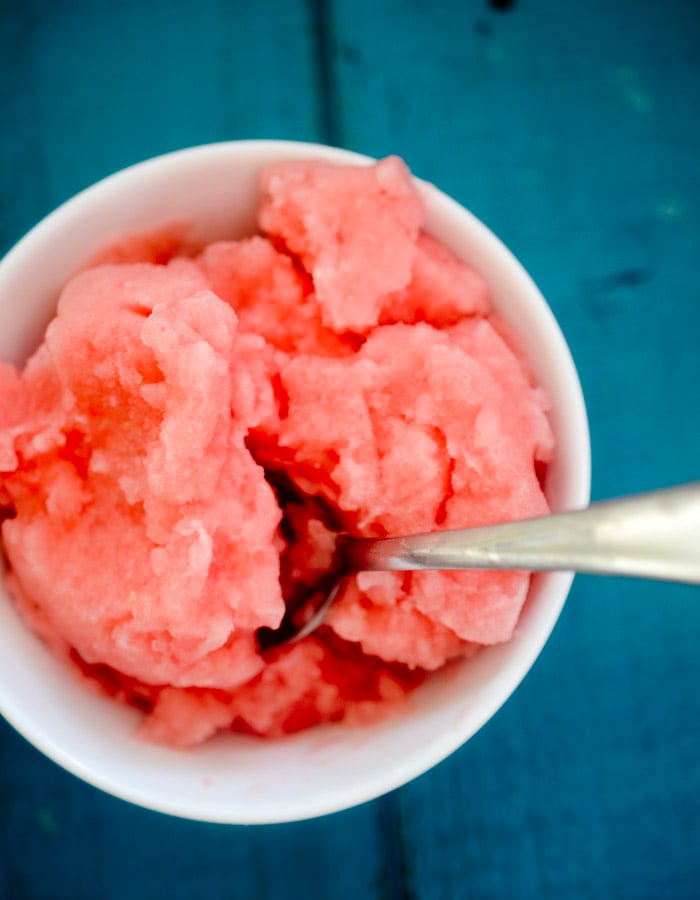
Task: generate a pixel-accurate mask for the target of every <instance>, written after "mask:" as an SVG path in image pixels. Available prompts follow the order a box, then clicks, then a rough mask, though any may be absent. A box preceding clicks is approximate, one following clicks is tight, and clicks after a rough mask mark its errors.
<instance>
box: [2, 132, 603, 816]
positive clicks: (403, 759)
mask: <svg viewBox="0 0 700 900" xmlns="http://www.w3.org/2000/svg"><path fill="white" fill-rule="evenodd" d="M308 158H325V159H328V160H334V161H338V162H355V163H357V162H367V161H368V160H367V159H366V158H365V157H360V156H357V155H356V154H353V153H349V152H346V151H342V150H337V149H332V148H328V147H323V146H319V145H314V144H302V143H290V142H284V141H241V142H232V143H224V144H214V145H209V146H204V147H196V148H194V149H190V150H183V151H180V152H177V153H172V154H168V155H166V156H162V157H159V158H157V159H153V160H150V161H148V162H145V163H142V164H140V165H137V166H133V167H132V168H129V169H126V170H125V171H123V172H119V173H118V174H116V175H113V176H112V177H110V178H107V179H106V180H104V181H102V182H100V183H99V184H97V185H95V186H93V187H91V188H89V189H88V190H86V191H84V192H83V193H81V194H79V195H78V196H76V197H74V198H73V199H72V200H70V201H69V202H67V203H66V204H64V205H63V206H62V207H60V208H59V209H58V210H56V211H55V212H54V213H52V214H51V215H49V216H48V217H47V218H46V219H44V220H43V221H42V222H41V223H39V225H37V226H36V227H35V228H34V229H33V230H32V231H31V232H29V234H28V235H27V236H26V237H25V238H24V239H23V240H21V241H20V242H19V243H18V244H17V245H16V246H15V247H14V249H13V250H11V251H10V253H8V255H7V256H6V257H5V259H4V260H2V262H0V358H3V359H7V360H12V361H15V362H21V361H22V360H23V359H25V358H26V356H27V354H28V353H29V352H30V351H31V350H32V349H34V347H35V346H36V344H37V342H38V340H39V338H40V336H41V334H42V332H43V328H44V326H45V324H46V323H47V322H48V320H49V318H50V316H51V314H52V311H53V307H54V304H55V301H56V297H57V293H58V291H59V289H60V287H61V286H62V285H63V284H64V283H65V281H66V279H67V278H69V277H70V275H71V274H72V273H73V272H74V271H75V270H76V269H77V268H78V267H79V266H80V265H81V264H82V263H83V262H84V261H85V260H86V259H87V258H88V257H90V256H91V255H92V254H93V253H94V252H95V250H96V249H98V248H99V247H100V246H101V245H103V244H105V243H106V242H108V241H109V240H110V239H111V238H113V237H114V236H115V235H116V234H119V233H122V232H125V231H126V232H130V231H131V232H133V231H140V230H142V229H147V228H151V227H154V226H158V225H162V224H165V223H168V222H171V221H173V220H186V221H189V222H193V223H195V225H196V228H197V229H198V231H197V236H198V237H202V238H205V239H213V238H217V237H223V236H243V235H244V234H247V233H250V232H251V231H252V230H253V228H254V211H255V207H256V204H257V200H258V196H259V191H258V174H259V172H260V170H261V169H262V168H263V167H264V166H265V165H266V164H267V163H270V162H273V161H276V160H281V159H308ZM419 185H420V189H421V191H422V192H423V194H424V197H425V200H426V203H427V210H428V217H427V228H428V230H429V231H430V232H431V233H432V234H433V235H434V236H435V237H437V238H439V239H440V240H442V241H443V242H444V243H445V244H446V245H448V246H449V247H450V248H451V249H452V250H453V252H454V253H456V255H457V256H459V257H460V258H461V259H463V260H464V261H465V262H467V263H470V264H471V265H473V266H474V268H476V269H477V270H478V271H479V272H481V273H482V275H483V276H484V277H485V278H486V280H487V282H488V283H489V285H490V288H491V292H492V298H493V302H494V305H495V306H496V307H497V309H498V310H500V311H501V312H502V313H504V314H505V316H506V317H507V318H508V319H509V320H510V321H511V322H512V323H513V324H514V325H515V327H516V328H517V329H518V331H519V333H520V335H521V337H522V340H523V342H524V345H525V349H526V351H527V352H528V354H529V356H530V359H531V361H532V364H533V366H534V369H535V371H536V375H537V377H538V379H539V381H540V383H541V384H542V385H544V386H545V387H546V388H547V389H548V390H549V393H550V395H551V397H552V401H553V412H552V422H553V427H554V431H555V434H556V438H557V457H556V461H555V462H554V464H553V465H552V466H551V467H550V471H549V473H548V477H547V485H546V490H547V494H548V497H549V500H550V503H551V505H552V507H553V509H555V510H561V509H570V508H576V507H581V506H585V505H586V504H587V502H588V500H589V489H590V449H589V435H588V425H587V419H586V411H585V406H584V402H583V397H582V393H581V387H580V384H579V380H578V377H577V374H576V370H575V367H574V364H573V362H572V359H571V356H570V353H569V350H568V348H567V345H566V343H565V341H564V338H563V337H562V334H561V332H560V330H559V327H558V326H557V323H556V321H555V319H554V317H553V315H552V313H551V311H550V309H549V307H548V306H547V304H546V303H545V301H544V299H543V297H542V295H541V294H540V293H539V291H538V289H537V288H536V287H535V285H534V283H533V282H532V280H531V279H530V278H529V276H528V275H527V273H526V272H525V271H524V269H523V268H522V267H521V265H520V264H519V263H518V262H517V261H516V259H515V258H514V257H513V256H512V255H511V253H510V252H509V251H508V250H507V249H506V248H505V247H504V246H503V244H501V243H500V241H499V240H498V239H497V238H496V237H495V236H494V235H493V234H492V233H491V232H490V231H489V230H488V229H487V228H486V227H485V226H484V225H483V224H482V223H481V222H479V221H478V220H477V219H475V218H474V217H473V216H472V215H471V214H470V213H468V212H467V211H466V210H465V209H463V208H462V207H461V206H459V205H458V204H457V203H455V202H454V201H453V200H450V199H449V198H448V197H446V196H445V195H444V194H442V193H441V192H440V191H438V190H437V189H436V188H434V187H432V186H431V185H428V184H426V183H424V182H419ZM571 580H572V576H570V575H569V574H551V575H546V576H538V577H536V578H535V579H534V582H533V587H532V590H531V593H530V596H529V599H528V601H527V603H526V606H525V609H524V611H523V614H522V618H521V621H520V624H519V626H518V629H517V634H516V636H515V638H514V639H513V640H512V641H511V642H510V643H508V644H503V645H499V646H495V647H491V648H488V649H486V650H484V651H482V652H481V653H480V654H479V655H478V656H477V657H476V658H475V659H473V660H471V661H465V662H463V663H459V664H456V665H452V666H450V667H448V668H447V669H446V670H444V671H442V672H440V673H437V674H435V675H433V676H431V678H429V679H428V681H427V683H426V684H425V685H424V686H423V687H421V688H420V689H419V690H418V691H417V692H416V693H415V695H414V697H413V700H412V708H411V709H410V711H408V712H406V713H405V714H400V715H397V716H394V717H391V718H389V719H387V720H385V721H383V722H380V723H379V724H374V725H371V726H367V727H362V728H349V727H345V726H329V727H323V728H319V729H316V730H311V731H307V732H305V733H301V734H298V735H295V736H292V737H289V738H287V739H284V740H280V741H275V742H268V741H260V740H256V739H254V738H249V737H243V736H234V735H225V736H224V735H222V736H220V737H218V738H215V739H214V740H212V741H211V742H209V743H208V744H206V745H204V746H203V747H201V748H199V749H197V750H194V751H189V752H182V751H177V750H170V749H167V748H164V747H158V746H151V745H149V744H146V743H143V742H141V741H139V740H138V739H136V738H134V737H133V734H132V732H133V729H134V726H135V724H136V721H137V719H138V714H137V713H136V712H134V711H133V710H130V709H126V708H123V707H121V706H119V705H117V704H116V703H114V702H112V701H110V700H108V699H102V698H101V697H98V696H93V695H92V694H91V693H89V692H88V691H86V690H85V688H84V687H83V685H82V684H80V683H79V682H78V681H77V680H75V679H74V676H73V675H72V673H70V672H68V671H67V670H66V669H65V668H64V667H63V665H61V664H60V663H59V662H57V661H56V660H55V659H54V658H53V657H52V656H51V654H50V653H49V652H48V651H47V650H46V649H45V647H44V646H43V645H42V644H41V643H40V641H39V640H38V639H37V638H36V637H35V636H34V635H33V634H32V633H30V632H29V630H28V629H27V628H26V626H25V625H24V624H23V623H22V622H21V621H20V619H19V618H18V616H17V614H16V613H15V611H14V608H13V606H12V604H11V602H10V600H9V598H8V597H7V595H6V594H5V593H4V592H3V591H2V590H1V589H0V709H1V710H2V712H3V714H4V716H5V717H6V719H7V720H8V721H9V722H10V723H11V724H12V725H13V726H14V727H15V728H16V729H17V730H18V731H19V732H20V733H21V734H23V735H24V736H25V738H27V739H28V740H29V741H30V742H31V743H32V744H34V745H35V746H36V747H37V748H39V749H40V750H41V751H43V752H44V753H45V754H46V755H47V756H49V757H50V758H51V759H53V760H54V761H55V762H57V763H58V764H59V765H61V766H63V767H64V768H66V769H68V770H69V771H70V772H73V773H74V774H75V775H77V776H79V777H80V778H83V779H85V780H86V781H88V782H90V783H92V784H93V785H96V786H97V787H99V788H102V789H103V790H105V791H108V792H109V793H111V794H114V795H116V796H118V797H121V798H123V799H125V800H129V801H131V802H133V803H137V804H140V805H141V806H145V807H148V808H151V809H154V810H160V811H162V812H166V813H170V814H173V815H178V816H185V817H188V818H191V819H199V820H204V821H210V822H230V823H240V824H247V823H266V822H267V823H269V822H284V821H292V820H299V819H306V818H310V817H313V816H319V815H323V814H325V813H330V812H334V811H337V810H341V809H345V808H348V807H351V806H354V805H356V804H358V803H361V802H363V801H366V800H370V799H372V798H374V797H377V796H379V795H381V794H383V793H385V792H387V791H389V790H391V789H393V788H396V787H398V786H399V785H402V784H404V783H406V782H407V781H409V780H410V779H412V778H415V777H416V776H418V775H420V774H421V773H423V772H425V771H427V770H428V769H430V768H431V767H432V766H434V765H436V763H439V762H440V761H441V760H443V759H444V758H445V757H447V756H448V755H449V754H450V753H452V752H453V751H454V750H456V749H457V748H458V747H459V746H460V745H462V744H463V743H464V742H465V741H467V740H468V739H469V738H470V737H471V736H472V735H473V734H474V733H475V732H476V731H477V730H478V729H479V728H480V727H481V726H482V725H483V724H484V723H485V722H486V721H487V720H488V719H489V718H490V717H491V716H492V715H493V714H494V713H495V712H496V711H497V710H498V708H499V707H500V706H501V705H502V704H503V703H504V701H505V700H506V699H507V698H508V697H509V696H510V694H511V693H512V692H513V691H514V690H515V688H516V687H517V685H518V683H519V682H520V681H521V679H522V678H523V676H524V675H525V674H526V672H527V671H528V669H529V668H530V666H531V665H532V663H533V662H534V660H535V658H536V657H537V655H538V654H539V652H540V650H541V649H542V646H543V645H544V643H545V641H546V640H547V638H548V637H549V635H550V632H551V630H552V628H553V626H554V624H555V622H556V620H557V618H558V616H559V613H560V611H561V609H562V606H563V604H564V601H565V599H566V596H567V593H568V591H569V588H570V585H571Z"/></svg>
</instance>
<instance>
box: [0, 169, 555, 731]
mask: <svg viewBox="0 0 700 900" xmlns="http://www.w3.org/2000/svg"><path fill="white" fill-rule="evenodd" d="M262 186H263V192H264V197H263V200H262V203H261V206H260V210H259V225H260V233H259V234H256V235H251V236H250V237H248V238H246V239H244V240H238V241H220V242H216V243H214V244H211V245H209V246H207V247H204V248H197V249H195V248H194V247H193V246H192V245H191V244H188V243H187V241H186V240H185V238H184V231H183V230H182V229H181V228H180V230H179V231H177V232H170V233H169V232H168V231H167V229H166V230H161V231H159V232H155V233H153V234H151V235H142V236H132V237H130V238H129V237H127V238H123V239H120V240H118V241H117V242H115V244H114V245H112V246H111V247H108V248H105V249H104V250H103V251H101V252H100V254H98V256H96V257H95V258H94V259H93V260H91V261H90V263H88V265H87V266H86V267H85V268H84V269H83V270H82V271H81V272H80V273H79V274H77V275H76V276H75V277H74V278H73V279H72V280H71V281H70V282H69V283H68V284H67V285H66V287H65V288H64V290H63V292H62V294H61V296H60V299H59V302H58V309H57V314H56V317H55V319H54V320H53V321H52V322H51V324H50V325H49V327H48V330H47V332H46V336H45V340H44V342H43V344H42V346H41V347H40V348H39V350H38V351H37V352H36V353H35V354H34V356H33V357H32V358H31V359H30V360H29V361H28V363H27V364H26V366H25V368H24V369H23V370H21V371H19V370H17V369H15V368H14V367H12V366H10V365H8V364H2V363H0V515H2V517H3V519H4V521H3V523H2V541H3V544H4V550H5V554H6V557H7V560H8V566H7V576H6V577H7V582H8V584H9V587H10V590H11V593H12V595H13V597H14V599H15V601H16V604H17V607H18V609H19V611H20V613H21V614H22V615H23V616H24V618H25V619H26V621H27V623H28V624H29V626H30V627H31V628H33V629H34V630H35V631H36V632H37V633H38V634H39V635H40V636H41V637H42V638H43V639H44V640H45V641H46V642H47V643H48V644H49V645H50V647H51V648H52V649H53V651H54V652H55V653H57V654H59V655H61V656H62V657H64V658H65V659H66V660H67V662H68V663H69V664H70V665H71V666H73V667H74V668H75V669H76V671H79V672H80V673H81V674H82V676H84V677H85V681H86V684H88V685H92V686H93V687H95V688H97V689H99V690H101V691H105V692H107V693H109V694H110V695H112V696H114V697H116V698H118V699H120V700H121V701H123V702H126V703H130V704H131V705H133V706H136V707H137V708H138V709H140V710H141V711H142V712H143V713H144V718H143V722H142V725H141V729H140V730H141V733H142V734H143V735H144V736H145V737H147V738H148V739H151V740H154V741H159V742H164V743H168V744H171V745H177V746H191V745H194V744H197V743H199V742H201V741H203V740H205V739H207V738H208V737H210V736H211V735H212V734H214V733H215V732H218V731H221V730H235V731H243V732H246V733H251V734H255V735H261V736H270V737H277V736H280V735H283V734H286V733H289V732H293V731H297V730H299V729H301V728H307V727H310V726H313V725H317V724H319V723H321V722H329V721H334V722H335V721H340V720H344V721H347V722H352V723H358V722H365V721H370V720H373V719H375V718H376V717H377V716H381V715H384V714H386V712H387V711H389V710H392V709H394V708H396V707H397V706H399V705H401V704H403V703H405V701H406V697H407V695H408V694H409V693H410V691H411V690H413V689H414V688H415V686H416V685H417V684H419V683H420V682H421V681H422V680H423V678H424V677H425V676H426V673H427V672H430V671H433V670H435V669H438V668H440V667H441V666H443V665H444V664H445V663H446V662H448V661H449V660H451V659H453V658H456V657H460V656H465V655H471V654H473V653H475V652H477V651H478V649H479V647H481V646H483V645H485V644H493V643H496V642H500V641H507V640H509V639H510V638H511V637H512V635H513V631H514V628H515V626H516V623H517V620H518V616H519V614H520V610H521V608H522V605H523V602H524V600H525V596H526V593H527V590H528V584H529V578H528V575H527V574H523V573H518V572H502V573H494V572H462V573H444V572H423V573H401V574H397V573H361V574H359V575H357V576H356V577H355V578H354V579H353V580H352V582H351V584H350V586H349V588H348V590H347V591H346V592H345V594H344V595H343V597H342V600H341V601H340V602H339V603H338V604H337V606H336V607H335V608H334V609H333V610H332V612H331V614H330V615H329V617H328V621H327V623H326V625H324V626H323V627H322V628H321V629H319V631H318V632H317V633H316V634H315V635H314V636H313V637H310V638H307V639H306V640H304V641H301V642H299V643H298V644H296V645H294V646H291V647H288V648H284V649H279V650H277V651H275V652H274V653H271V654H261V653H260V652H259V650H258V646H257V642H256V631H257V629H258V628H260V627H261V626H268V627H275V626H276V625H277V624H279V622H280V619H281V618H282V615H283V613H284V597H285V596H286V586H285V584H284V581H285V577H286V578H287V579H288V578H289V577H290V575H289V573H290V572H291V573H293V575H294V577H298V578H300V579H302V580H303V579H304V578H307V579H309V578H312V577H313V576H314V574H317V573H318V572H320V571H322V570H323V567H324V566H325V565H326V564H327V554H325V552H324V537H325V538H327V533H326V531H325V528H324V526H323V525H322V523H321V522H319V521H316V520H315V519H314V518H313V516H311V517H308V516H307V517H306V518H304V515H303V513H299V512H296V513H294V512H293V511H291V510H290V511H289V512H288V513H287V514H286V515H285V516H284V519H283V510H282V509H281V507H280V502H279V500H278V496H277V494H276V492H275V490H274V489H273V488H272V487H271V484H270V482H269V481H268V479H267V478H266V473H267V472H271V471H276V472H279V471H283V472H284V475H285V477H286V478H287V479H288V480H289V481H290V482H292V483H293V484H294V485H295V486H296V487H297V488H298V489H299V490H301V491H304V492H307V493H309V494H314V495H317V496H319V497H320V498H322V499H323V502H324V504H325V505H326V506H327V507H328V508H329V509H331V510H332V511H333V514H334V516H335V518H336V519H337V521H338V523H339V524H340V526H341V527H342V528H344V529H346V530H347V531H349V532H351V533H353V534H358V535H391V534H398V533H408V532H418V531H427V530H432V529H436V528H457V527H463V526H469V525H478V524H483V523H488V522H497V521H502V520H506V519H511V518H516V517H525V516H533V515H538V514H541V513H544V512H546V510H547V504H546V501H545V498H544V495H543V492H542V489H541V485H540V480H539V478H538V475H541V473H542V471H543V467H544V466H545V465H546V463H547V462H548V461H549V460H550V459H551V456H552V452H553V438H552V432H551V429H550V426H549V424H548V421H547V418H546V405H547V403H546V397H545V395H544V394H543V392H542V391H541V390H540V389H539V388H538V387H537V385H536V384H534V383H533V379H532V377H531V374H530V372H529V369H528V366H527V364H526V362H525V361H524V359H523V356H522V353H521V352H520V351H519V349H518V347H517V346H516V343H515V341H514V338H513V335H512V329H510V327H509V326H508V325H507V324H506V323H503V322H501V321H500V320H499V319H498V317H497V316H496V315H494V314H493V313H492V310H491V307H490V302H489V296H488V290H487V286H486V284H485V283H484V281H483V279H482V278H481V277H480V276H479V275H478V274H477V273H476V272H474V271H473V270H471V269H470V268H468V267H466V266H465V265H463V264H462V263H461V262H459V261H458V260H457V259H455V258H454V256H453V255H452V254H451V253H450V252H449V251H448V250H447V249H446V248H445V247H443V246H442V245H441V244H439V243H438V242H436V241H435V240H434V239H433V238H431V237H430V236H429V235H427V234H426V233H425V232H424V231H423V230H422V228H423V221H424V209H423V204H422V202H421V198H420V195H419V193H418V192H417V190H416V188H415V187H414V185H413V183H412V181H411V178H410V175H409V172H408V170H407V168H406V167H405V165H404V164H403V163H402V162H401V161H400V160H399V159H397V158H389V159H385V160H383V161H381V162H379V163H377V164H376V165H374V166H369V167H361V166H358V167H352V166H335V165H330V164H326V163H320V162H305V163H284V164H280V165H274V166H271V167H269V168H268V169H267V170H266V171H265V173H264V175H263V179H262ZM294 516H296V518H297V520H298V521H296V522H292V524H293V525H294V529H295V530H296V534H297V535H300V534H304V535H306V536H308V537H309V538H310V540H309V541H308V542H307V541H306V540H304V541H301V542H297V543H296V544H295V543H294V542H293V541H292V542H291V545H290V537H289V535H290V527H289V526H290V519H292V518H293V517H294ZM281 561H282V563H283V565H282V568H281ZM285 571H286V572H287V573H288V574H287V575H286V576H285V575H284V572H285ZM283 588H284V590H283Z"/></svg>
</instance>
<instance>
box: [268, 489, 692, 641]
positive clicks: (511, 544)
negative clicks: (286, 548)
mask: <svg viewBox="0 0 700 900" xmlns="http://www.w3.org/2000/svg"><path fill="white" fill-rule="evenodd" d="M419 569H521V570H525V571H537V572H543V571H548V572H549V571H562V570H563V571H574V572H585V573H589V574H594V575H624V576H631V577H637V578H652V579H661V580H666V581H680V582H685V583H688V584H700V481H697V482H692V483H690V484H686V485H679V486H678V487H673V488H666V489H664V490H659V491H652V492H650V493H646V494H637V495H634V496H631V497H624V498H621V499H618V500H606V501H603V502H599V503H595V504H592V505H591V506H589V507H587V508H586V509H581V510H577V511H575V512H566V513H557V514H553V515H547V516H541V517H539V518H535V519H524V520H520V521H516V522H504V523H502V524H499V525H489V526H486V527H481V528H464V529H456V530H451V531H439V532H430V533H427V534H415V535H410V536H406V537H389V538H376V539H375V538H355V537H350V536H349V535H340V536H339V538H338V544H337V552H336V563H335V564H334V566H333V568H332V570H331V571H329V572H328V573H327V574H326V575H325V576H324V577H323V578H322V579H321V581H320V582H319V583H318V584H317V585H316V586H315V587H314V588H313V589H312V590H310V591H309V592H308V593H307V594H306V596H305V598H304V602H303V603H301V604H297V606H296V607H295V608H294V609H288V610H287V614H286V615H285V618H284V619H283V621H282V624H281V625H280V627H279V628H277V629H260V630H259V632H258V642H259V644H260V646H261V648H263V649H268V648H272V647H276V646H279V645H280V644H283V643H286V642H290V641H298V640H300V639H301V638H302V637H306V636H307V635H309V634H311V632H313V631H314V630H315V629H316V628H318V626H319V625H320V624H321V623H322V622H323V620H324V618H325V616H326V613H327V612H328V610H329V609H330V607H331V605H332V604H333V603H334V602H335V600H336V599H337V597H338V596H339V594H340V593H341V591H342V588H343V584H344V581H345V577H346V576H347V575H349V574H352V573H353V572H363V571H378V570H379V571H397V570H398V571H415V570H419Z"/></svg>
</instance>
